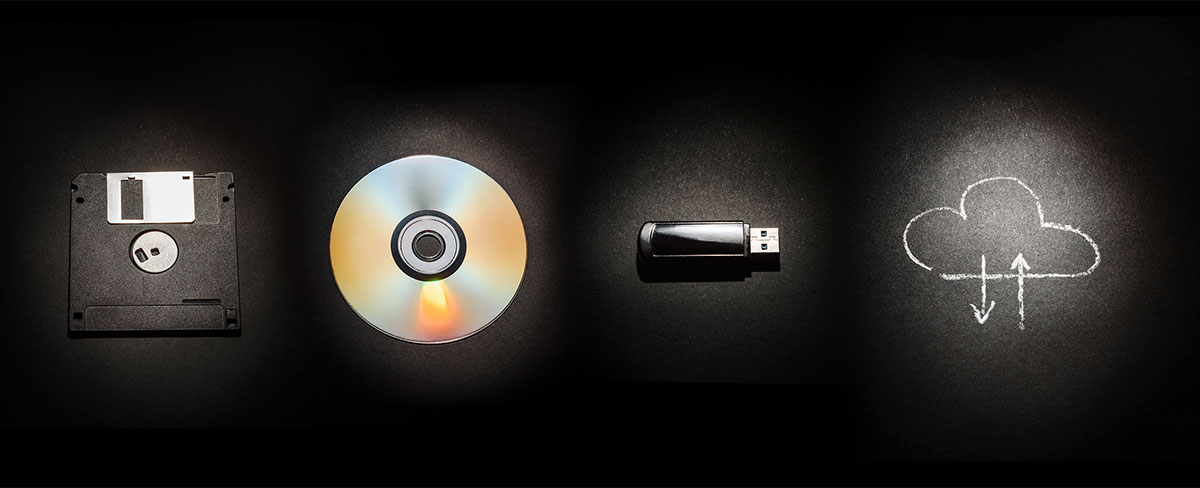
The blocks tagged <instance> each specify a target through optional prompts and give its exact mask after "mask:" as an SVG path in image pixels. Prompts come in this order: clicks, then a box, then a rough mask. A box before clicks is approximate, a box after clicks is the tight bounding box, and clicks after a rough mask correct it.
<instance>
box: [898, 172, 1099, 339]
mask: <svg viewBox="0 0 1200 488" xmlns="http://www.w3.org/2000/svg"><path fill="white" fill-rule="evenodd" d="M1010 182H1011V183H1016V184H1018V185H1020V187H1021V188H1023V189H1024V191H1026V192H1028V193H1029V197H1030V198H1032V199H1033V203H1034V207H1036V209H1037V219H1038V224H1039V227H1040V228H1041V229H1045V230H1050V231H1061V232H1065V233H1067V235H1069V236H1077V237H1079V238H1082V239H1083V240H1084V241H1086V242H1087V244H1089V245H1090V246H1091V248H1092V251H1093V252H1094V254H1095V257H1094V259H1093V260H1092V263H1091V266H1089V267H1088V268H1087V269H1085V270H1081V271H1078V272H1071V273H1064V272H1033V271H1035V265H1034V264H1030V263H1029V262H1028V261H1027V260H1026V258H1025V256H1024V253H1021V252H1018V253H1017V254H1016V256H1015V257H1014V258H1013V260H1012V263H1010V264H1009V265H1008V266H1007V269H1008V271H1007V272H1004V271H1003V269H1004V268H1005V267H1004V266H1003V265H1002V266H1001V271H1000V272H992V273H989V272H988V270H987V257H986V255H984V254H982V253H981V254H980V256H979V257H980V260H979V261H980V263H979V271H978V272H974V270H972V271H970V272H945V271H942V270H934V267H933V266H930V265H929V264H926V262H928V260H925V261H923V260H922V259H920V258H918V257H917V255H916V254H915V253H914V252H913V250H912V248H911V247H910V246H909V239H908V234H909V231H910V230H912V228H913V224H915V223H917V222H918V221H920V220H921V219H924V218H928V217H930V216H932V215H938V214H943V213H949V214H953V215H954V216H957V217H958V218H960V219H961V220H963V221H966V220H968V219H969V218H970V216H969V215H968V214H967V196H968V194H970V193H971V190H974V189H976V188H979V187H981V186H985V185H996V184H1010ZM904 251H905V252H907V253H908V257H909V259H912V262H914V263H916V264H917V266H920V267H922V268H924V269H925V270H927V271H933V272H936V273H938V276H940V277H941V278H942V279H944V280H947V281H962V280H979V288H980V294H981V295H982V298H981V299H980V303H979V306H975V304H974V303H971V304H969V305H970V307H971V311H972V313H973V314H974V317H975V321H976V322H979V323H980V324H983V323H985V322H987V320H988V316H989V315H990V314H991V312H992V308H993V307H995V305H996V302H995V301H994V300H993V301H991V302H990V303H989V302H988V299H987V282H988V281H997V280H1016V281H1017V306H1018V311H1019V313H1020V317H1021V321H1020V323H1019V324H1018V327H1019V328H1020V329H1022V330H1024V329H1025V282H1026V281H1027V280H1042V279H1055V278H1062V279H1069V278H1081V277H1084V276H1087V275H1090V274H1092V272H1093V271H1095V270H1096V268H1098V267H1099V266H1100V246H1099V245H1097V244H1096V241H1095V240H1094V239H1092V237H1091V236H1089V235H1087V234H1085V233H1084V232H1083V231H1081V230H1079V229H1078V228H1076V227H1072V226H1070V225H1066V224H1059V223H1056V222H1047V221H1046V216H1045V214H1044V213H1043V212H1042V203H1041V201H1040V200H1039V199H1038V196H1037V194H1036V193H1034V192H1033V190H1032V189H1031V188H1029V185H1026V184H1025V183H1024V182H1022V181H1021V180H1019V179H1017V178H1013V177H1007V176H997V177H993V178H986V179H983V180H979V181H976V182H975V183H972V184H970V185H967V189H966V190H965V191H963V194H962V198H960V199H959V201H958V208H954V207H937V208H931V209H929V210H925V211H924V212H921V213H919V214H917V216H916V217H913V218H912V220H909V221H908V225H906V226H904ZM1054 264H1057V263H1036V267H1037V268H1041V269H1053V268H1054V266H1053V265H1054Z"/></svg>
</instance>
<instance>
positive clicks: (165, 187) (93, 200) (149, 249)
mask: <svg viewBox="0 0 1200 488" xmlns="http://www.w3.org/2000/svg"><path fill="white" fill-rule="evenodd" d="M233 190H234V187H233V173H208V174H192V172H191V171H160V172H148V173H107V174H101V173H84V174H80V175H79V176H77V177H75V180H74V182H72V184H71V262H70V268H71V277H70V300H69V301H70V305H69V306H70V309H69V320H68V323H69V326H68V331H69V332H70V334H71V335H73V336H75V335H90V334H99V335H103V334H108V333H117V334H134V335H137V334H147V335H170V334H180V333H182V334H221V335H237V334H238V333H239V331H240V327H241V326H240V324H239V322H238V274H237V233H236V225H235V220H234V203H235V199H234V191H233Z"/></svg>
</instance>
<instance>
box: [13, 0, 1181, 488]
mask: <svg viewBox="0 0 1200 488" xmlns="http://www.w3.org/2000/svg"><path fill="white" fill-rule="evenodd" d="M1079 8H1080V7H1075V6H1068V5H1044V4H1043V5H1039V6H1038V7H1036V8H1035V7H1033V6H1020V5H995V4H984V5H974V6H970V7H967V6H953V5H952V6H941V5H937V6H935V5H928V4H924V5H921V4H917V5H913V4H908V5H882V4H856V5H845V6H843V5H829V4H816V5H813V4H737V5H730V4H569V5H568V4H550V5H541V4H537V5H531V4H449V5H435V4H408V5H384V4H349V5H328V4H235V5H223V4H219V5H196V4H173V5H169V6H168V5H140V4H136V5H135V4H106V5H83V4H64V5H57V6H53V7H48V6H31V5H25V6H23V8H19V9H18V8H12V9H11V10H12V14H13V15H12V17H11V18H13V19H14V20H16V18H22V17H23V18H26V19H28V21H27V22H26V21H23V22H9V23H7V24H5V25H4V29H3V31H2V32H0V45H2V46H3V47H0V55H3V59H4V63H5V73H6V76H5V77H4V79H3V81H0V87H2V88H3V94H4V96H3V99H2V100H0V113H3V114H4V117H2V118H0V124H2V126H0V148H3V152H2V154H3V155H4V158H5V162H7V163H8V164H7V167H8V171H7V173H6V176H7V178H8V180H7V181H8V182H9V185H8V186H7V191H5V192H4V197H3V198H4V203H5V208H7V209H9V211H8V212H6V213H5V216H4V219H5V221H4V222H5V225H6V227H5V228H6V229H11V231H10V232H9V239H8V240H7V246H8V247H7V251H8V252H7V253H6V254H7V255H8V256H10V259H9V260H8V261H7V264H6V275H7V277H8V279H7V280H6V288H5V292H4V296H5V297H6V301H5V302H6V305H7V306H8V308H7V309H8V310H9V311H10V315H9V318H8V320H7V321H5V324H4V328H3V330H2V331H0V344H3V345H2V346H0V367H2V371H0V388H2V391H3V396H4V402H3V405H2V407H0V409H2V410H0V413H2V414H3V418H2V423H3V425H5V426H7V427H14V428H20V427H37V428H39V429H18V430H8V431H6V433H7V434H8V435H7V437H8V439H9V441H10V442H11V443H12V445H14V446H21V449H20V451H19V452H20V453H21V454H22V455H23V458H22V461H23V460H24V459H32V460H40V461H43V462H45V463H48V464H49V468H46V469H40V468H38V467H37V466H38V464H36V463H24V462H18V463H15V464H17V465H19V466H22V467H23V468H22V469H16V470H14V471H11V472H9V473H7V476H6V477H7V478H10V479H12V480H15V481H34V482H55V481H93V482H95V481H111V482H137V481H151V482H154V481H156V482H171V481H175V482H179V481H196V482H285V483H286V482H291V483H305V482H332V483H339V482H341V483H345V482H391V483H401V482H427V483H428V482H433V483H448V482H449V483H453V482H470V481H491V482H501V481H507V482H515V483H525V482H559V483H566V482H589V481H590V482H599V483H605V482H609V483H611V482H621V481H624V482H662V481H678V482H739V481H740V482H782V483H801V482H813V481H816V482H826V483H874V482H888V483H898V482H905V481H908V482H918V483H926V482H952V483H965V482H972V481H975V482H978V481H998V482H1002V483H1058V482H1083V483H1088V482H1092V483H1097V482H1114V481H1116V482H1130V483H1139V484H1145V483H1152V482H1156V481H1178V480H1180V479H1191V480H1194V476H1195V475H1194V474H1192V473H1191V472H1190V471H1189V470H1188V468H1189V466H1186V465H1168V466H1156V467H1155V468H1154V469H1148V468H1145V467H1143V466H1129V465H1124V466H1115V467H1114V466H1099V465H1052V464H1038V465H1018V466H1009V467H997V466H980V465H962V464H955V465H940V464H939V465H928V464H918V465H887V466H886V468H885V469H879V468H878V466H876V467H874V468H872V469H870V470H868V469H866V468H864V467H862V466H859V465H858V463H861V462H863V461H868V460H879V459H883V460H966V461H989V460H1019V461H1106V460H1121V461H1146V460H1176V461H1188V462H1194V461H1196V460H1197V455H1198V453H1197V448H1196V446H1197V440H1198V435H1200V431H1198V425H1200V417H1198V415H1197V412H1200V410H1198V407H1200V405H1198V402H1200V395H1197V392H1196V381H1195V378H1196V374H1197V373H1200V371H1198V370H1200V368H1198V366H1200V363H1198V362H1197V361H1196V360H1195V359H1194V358H1193V357H1191V356H1192V355H1191V354H1190V351H1191V350H1193V349H1194V348H1195V346H1196V345H1197V339H1198V338H1197V334H1198V332H1197V331H1196V330H1195V327H1194V322H1195V321H1194V319H1193V318H1192V316H1193V313H1192V311H1191V310H1192V308H1193V307H1192V306H1191V301H1192V300H1189V298H1190V297H1192V296H1195V292H1196V291H1197V290H1196V286H1195V285H1194V284H1193V283H1192V280H1190V278H1189V277H1190V276H1192V275H1194V274H1195V273H1194V271H1195V269H1196V262H1195V258H1194V257H1193V256H1192V253H1191V251H1192V250H1193V249H1194V245H1193V244H1192V242H1191V241H1190V239H1191V238H1192V237H1194V231H1193V230H1192V229H1193V228H1194V222H1195V216H1196V212H1195V210H1196V203H1195V197H1194V194H1195V189H1196V183H1197V180H1196V170H1195V164H1194V163H1195V161H1197V160H1198V158H1197V157H1198V156H1200V151H1198V149H1200V147H1198V145H1197V142H1196V135H1197V134H1198V133H1200V124H1198V122H1197V120H1200V119H1198V118H1197V117H1196V115H1195V114H1196V113H1200V111H1198V109H1200V100H1198V95H1197V93H1198V92H1197V89H1196V87H1197V86H1200V76H1198V74H1200V73H1198V69H1200V68H1197V67H1198V66H1200V63H1198V62H1197V61H1200V39H1198V36H1200V26H1198V25H1197V22H1196V21H1195V20H1194V19H1178V18H1145V17H1138V18H1109V17H1069V18H1046V17H1020V16H1017V17H1011V16H1010V17H981V15H1001V14H1012V13H1016V14H1025V15H1030V14H1038V15H1045V14H1068V15H1076V14H1096V13H1109V14H1146V13H1149V14H1171V13H1180V12H1176V11H1173V10H1175V7H1166V6H1163V5H1152V6H1143V7H1136V8H1137V9H1138V10H1135V8H1134V7H1132V6H1128V5H1124V6H1104V7H1102V8H1103V9H1104V10H1102V11H1096V10H1093V11H1091V12H1083V11H1078V10H1077V9H1079ZM1092 8H1094V9H1097V8H1100V7H1092ZM948 14H949V15H968V16H965V17H963V16H959V17H945V15H948ZM413 153H435V154H443V155H446V156H451V157H455V158H459V159H462V160H464V161H468V162H470V163H472V164H473V165H475V166H477V167H479V168H481V169H482V170H484V171H485V172H487V173H488V174H489V175H491V176H492V177H493V178H494V179H496V180H497V181H498V182H499V183H500V184H501V185H502V186H503V187H504V188H505V189H506V190H507V191H508V192H509V194H510V195H511V196H512V197H513V199H514V201H515V202H516V204H517V207H518V209H519V210H520V212H521V214H522V218H523V220H524V223H525V226H526V234H527V240H528V248H529V251H530V252H529V256H530V257H529V261H528V263H527V269H526V277H525V280H524V282H523V285H522V288H521V290H520V292H519V293H518V295H517V297H516V299H515V300H514V303H513V305H512V307H511V308H510V309H509V310H508V311H507V312H506V313H505V314H504V315H503V316H502V318H501V319H500V320H499V321H497V322H496V323H495V324H493V325H492V326H491V327H488V328H487V329H486V330H485V331H484V332H482V333H480V334H478V335H477V336H474V337H472V338H470V339H468V340H466V341H462V342H461V343H456V344H452V345H448V346H436V347H422V346H412V345H407V344H403V343H400V342H399V341H395V340H392V339H389V338H387V337H386V336H383V335H382V334H378V333H377V332H375V331H374V330H373V329H371V328H370V327H368V326H366V325H365V324H363V323H362V322H361V321H360V320H359V319H358V318H357V317H356V316H355V315H354V314H353V312H352V311H351V310H350V309H349V307H347V306H346V305H345V303H344V302H343V301H342V300H341V298H340V295H339V294H338V293H337V290H336V287H335V285H334V284H333V282H332V276H331V273H330V271H329V268H328V255H327V252H328V251H327V235H328V227H329V225H330V223H331V221H332V217H333V213H334V212H335V211H336V208H337V204H338V202H340V199H341V196H342V195H344V194H345V192H346V191H347V190H348V189H349V188H350V186H351V185H353V183H354V182H355V181H357V179H358V178H360V177H361V176H362V175H364V174H366V173H367V172H368V171H369V170H370V169H372V168H374V167H376V166H378V165H380V164H383V163H385V162H387V161H390V160H392V159H395V158H398V157H402V156H405V155H409V154H413ZM166 169H192V170H195V171H201V172H208V171H232V172H234V174H235V179H236V181H237V191H238V202H237V205H238V208H237V212H238V214H237V215H238V244H239V271H240V277H241V305H242V324H243V333H242V336H241V337H238V338H161V339H113V340H106V339H86V340H72V339H68V338H67V336H66V323H65V317H66V296H67V295H66V286H67V284H66V277H67V262H66V259H67V256H68V249H67V232H68V203H69V199H68V192H67V187H68V185H69V182H70V181H71V179H72V178H73V177H74V176H75V175H76V174H78V173H80V172H85V171H101V172H102V171H126V170H129V171H132V170H146V171H149V170H166ZM995 174H1016V175H1019V176H1021V177H1022V178H1023V179H1024V180H1026V181H1027V182H1030V183H1031V184H1033V185H1034V187H1035V188H1036V189H1038V190H1039V192H1040V194H1041V195H1042V198H1043V200H1044V201H1045V205H1046V206H1047V210H1048V212H1056V213H1052V214H1051V215H1049V216H1048V217H1050V216H1059V217H1060V218H1061V221H1064V222H1067V223H1078V225H1080V226H1083V227H1084V228H1085V229H1086V230H1088V231H1089V232H1091V233H1092V235H1093V236H1095V237H1097V239H1098V240H1100V242H1101V245H1102V246H1103V247H1102V249H1103V250H1104V251H1105V252H1106V254H1105V259H1106V261H1105V263H1104V264H1103V265H1102V267H1101V268H1100V271H1098V272H1097V274H1096V275H1094V276H1091V277H1089V279H1088V280H1086V281H1084V280H1080V281H1078V282H1073V283H1071V284H1070V285H1065V286H1062V287H1059V288H1055V289H1054V290H1048V291H1045V292H1044V293H1040V294H1038V295H1033V294H1032V292H1031V295H1030V298H1029V300H1030V302H1029V304H1030V307H1031V310H1034V309H1036V310H1037V312H1036V313H1037V316H1038V320H1039V321H1041V322H1042V323H1043V324H1053V325H1045V326H1044V327H1043V328H1041V329H1035V328H1031V329H1030V330H1028V331H1025V333H1024V335H1022V334H1019V333H1018V332H1017V331H1016V330H1010V329H1005V328H1004V327H1002V326H996V327H986V328H984V327H974V325H975V324H974V322H973V321H971V319H970V316H969V309H968V308H967V307H966V303H968V302H969V301H970V300H972V299H973V298H972V297H973V295H972V287H969V286H951V287H947V286H945V284H944V283H942V282H940V280H936V278H932V279H931V278H930V277H929V276H927V275H923V274H922V273H917V272H915V271H917V270H918V269H917V268H915V266H913V265H912V263H911V262H909V261H908V260H907V257H906V256H905V255H904V253H903V251H902V249H901V248H900V247H899V245H898V242H897V241H898V239H899V231H900V230H902V229H903V225H904V223H905V222H906V221H907V220H908V219H909V218H911V216H912V215H914V214H915V213H916V212H918V211H920V210H923V209H925V208H929V207H933V206H940V205H948V204H952V203H953V201H954V199H956V198H957V196H958V195H959V193H960V192H961V190H962V188H963V187H964V186H965V185H966V184H969V183H971V182H973V181H976V180H978V179H981V178H983V177H986V176H992V175H995ZM1033 182H1036V183H1033ZM690 218H704V219H746V220H748V221H750V222H751V223H753V224H755V225H763V226H779V227H780V228H781V235H782V239H783V246H784V247H783V249H784V253H785V254H784V257H783V258H782V264H781V267H782V270H781V271H780V272H777V273H756V274H755V275H754V276H753V277H751V278H749V279H748V280H746V281H744V282H721V283H683V284H678V283H675V284H672V283H655V284H649V283H642V282H640V281H638V280H637V277H636V271H635V269H634V265H633V264H634V263H633V256H634V236H635V234H636V231H637V229H638V226H639V225H640V224H641V222H643V221H646V220H666V219H690ZM1001 286H1003V285H1001ZM1010 291H1011V290H1006V289H1000V290H997V293H1000V294H1006V293H1008V292H1010ZM1035 296H1036V297H1037V298H1034V297H1035ZM1000 300H1001V299H999V298H997V301H998V302H1000ZM1010 300H1011V299H1010ZM1008 305H1009V306H1011V304H1008ZM1002 306H1003V305H1002V304H1001V303H997V307H998V308H1000V307H1002ZM1035 307H1036V308H1035ZM1010 308H1011V307H1010ZM997 313H999V312H997ZM995 320H997V321H999V319H998V318H997V319H995ZM989 324H991V322H989ZM112 426H126V427H173V428H184V429H169V430H108V429H103V430H95V429H78V428H89V427H112ZM42 427H74V428H76V429H71V430H61V429H40V428H42ZM188 427H202V428H201V429H187V428H188ZM210 427H236V429H224V428H216V429H212V428H210ZM59 462H62V463H65V465H66V466H69V468H58V467H57V465H56V464H55V463H59Z"/></svg>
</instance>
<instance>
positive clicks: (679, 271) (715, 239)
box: [638, 221, 779, 281]
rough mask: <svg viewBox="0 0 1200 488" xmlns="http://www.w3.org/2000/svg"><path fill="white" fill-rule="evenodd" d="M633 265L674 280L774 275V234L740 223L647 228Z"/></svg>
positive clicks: (649, 225)
mask: <svg viewBox="0 0 1200 488" xmlns="http://www.w3.org/2000/svg"><path fill="white" fill-rule="evenodd" d="M638 261H639V269H642V268H655V269H657V270H664V271H667V272H668V274H674V275H679V276H688V277H694V276H697V274H703V272H704V271H705V270H708V271H711V272H713V273H718V274H720V275H722V276H725V275H730V274H731V273H735V274H740V275H741V276H742V277H743V278H744V277H745V276H749V274H750V272H751V271H773V270H778V269H779V228H777V227H750V224H748V223H746V222H742V221H694V222H646V223H645V224H642V229H641V231H640V232H639V233H638ZM689 268H691V269H689ZM659 274H661V273H659ZM643 276H645V273H643ZM655 281H659V280H655ZM673 281H675V280H673Z"/></svg>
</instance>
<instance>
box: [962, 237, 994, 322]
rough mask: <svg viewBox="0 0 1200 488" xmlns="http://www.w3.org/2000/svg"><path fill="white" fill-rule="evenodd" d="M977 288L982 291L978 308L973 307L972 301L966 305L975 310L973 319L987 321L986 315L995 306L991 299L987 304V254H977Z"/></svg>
mask: <svg viewBox="0 0 1200 488" xmlns="http://www.w3.org/2000/svg"><path fill="white" fill-rule="evenodd" d="M979 290H980V291H981V292H982V293H983V298H982V299H981V300H979V308H975V304H974V303H968V304H967V305H970V306H971V310H974V311H975V321H977V322H979V323H980V324H982V323H984V322H987V319H988V315H990V314H991V313H992V307H995V306H996V301H995V300H993V301H992V304H991V305H988V301H987V256H984V255H982V254H980V255H979ZM984 307H987V311H986V312H984V311H983V308H984Z"/></svg>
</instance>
